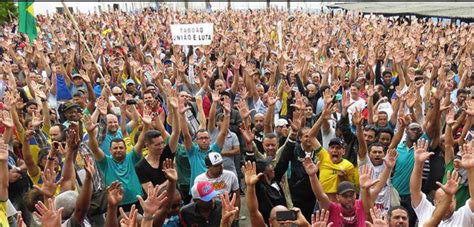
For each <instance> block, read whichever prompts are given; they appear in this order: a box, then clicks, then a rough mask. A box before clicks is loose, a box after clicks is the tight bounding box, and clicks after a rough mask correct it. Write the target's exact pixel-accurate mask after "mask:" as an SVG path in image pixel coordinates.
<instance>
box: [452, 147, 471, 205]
mask: <svg viewBox="0 0 474 227" xmlns="http://www.w3.org/2000/svg"><path fill="white" fill-rule="evenodd" d="M461 157H462V159H461V161H459V160H456V162H458V163H459V164H460V166H461V167H462V168H464V169H466V170H467V178H468V181H467V182H468V183H469V195H470V197H471V199H470V200H469V208H471V212H472V211H474V201H473V199H472V198H474V180H473V179H474V146H473V142H472V141H471V143H470V144H463V146H462V156H461Z"/></svg>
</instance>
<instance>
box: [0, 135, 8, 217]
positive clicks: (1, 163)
mask: <svg viewBox="0 0 474 227" xmlns="http://www.w3.org/2000/svg"><path fill="white" fill-rule="evenodd" d="M7 200H8V144H5V143H4V142H3V141H0V201H7ZM5 216H6V215H5Z"/></svg>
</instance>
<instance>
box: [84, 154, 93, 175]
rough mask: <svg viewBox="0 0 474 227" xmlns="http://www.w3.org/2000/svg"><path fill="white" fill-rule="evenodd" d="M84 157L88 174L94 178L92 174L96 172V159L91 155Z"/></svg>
mask: <svg viewBox="0 0 474 227" xmlns="http://www.w3.org/2000/svg"><path fill="white" fill-rule="evenodd" d="M84 159H85V163H86V166H85V170H86V174H87V175H88V176H89V177H91V178H92V176H94V173H95V166H94V160H93V159H92V158H91V157H90V156H86V157H85V158H84Z"/></svg>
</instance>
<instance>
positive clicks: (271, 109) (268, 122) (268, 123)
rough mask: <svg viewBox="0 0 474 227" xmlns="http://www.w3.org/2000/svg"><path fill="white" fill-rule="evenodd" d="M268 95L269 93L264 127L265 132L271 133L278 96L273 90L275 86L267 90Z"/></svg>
mask: <svg viewBox="0 0 474 227" xmlns="http://www.w3.org/2000/svg"><path fill="white" fill-rule="evenodd" d="M267 95H268V99H267V104H268V110H267V112H266V113H265V118H264V121H263V124H264V125H263V127H264V132H265V133H271V132H273V118H274V116H275V104H276V102H277V97H276V95H275V92H274V91H273V88H271V89H270V90H269V91H268V92H267Z"/></svg>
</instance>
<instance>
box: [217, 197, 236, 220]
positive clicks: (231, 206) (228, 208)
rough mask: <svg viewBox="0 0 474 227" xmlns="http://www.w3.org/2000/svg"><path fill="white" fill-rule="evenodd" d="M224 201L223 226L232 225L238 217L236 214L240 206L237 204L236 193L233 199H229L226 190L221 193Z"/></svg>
mask: <svg viewBox="0 0 474 227" xmlns="http://www.w3.org/2000/svg"><path fill="white" fill-rule="evenodd" d="M220 197H221V202H222V219H221V226H226V227H230V226H231V225H232V223H233V222H234V219H235V218H237V217H236V215H237V214H238V212H239V207H236V206H235V200H236V196H235V193H234V194H233V195H232V200H229V193H228V192H224V194H222V195H220Z"/></svg>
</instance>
